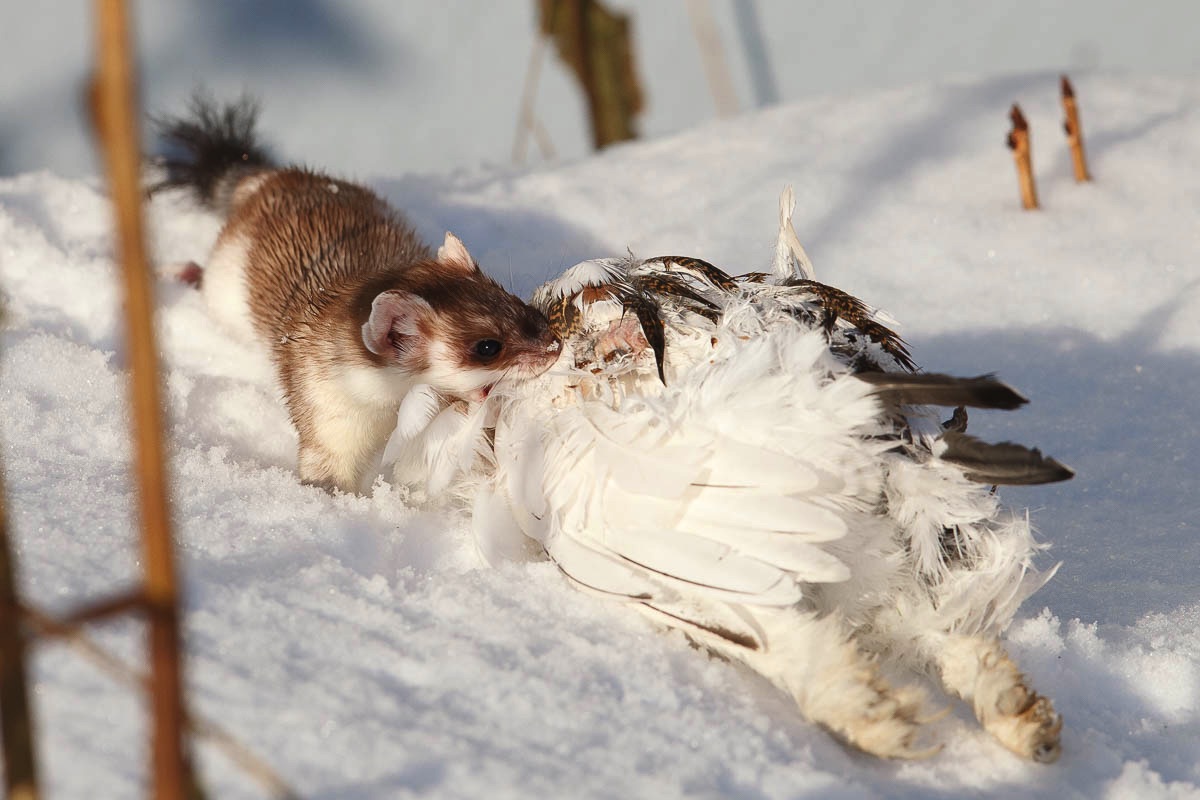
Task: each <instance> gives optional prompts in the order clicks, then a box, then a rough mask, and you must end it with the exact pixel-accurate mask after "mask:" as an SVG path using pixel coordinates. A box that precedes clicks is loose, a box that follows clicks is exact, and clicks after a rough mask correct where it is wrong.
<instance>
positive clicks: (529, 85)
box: [512, 32, 553, 164]
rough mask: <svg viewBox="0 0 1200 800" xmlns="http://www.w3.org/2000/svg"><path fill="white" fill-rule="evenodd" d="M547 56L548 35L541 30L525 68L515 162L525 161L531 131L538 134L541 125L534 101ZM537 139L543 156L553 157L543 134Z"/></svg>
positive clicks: (515, 141)
mask: <svg viewBox="0 0 1200 800" xmlns="http://www.w3.org/2000/svg"><path fill="white" fill-rule="evenodd" d="M545 58H546V36H545V34H542V33H540V32H539V33H538V34H537V35H536V36H535V37H534V39H533V49H532V50H531V51H530V53H529V66H528V67H526V69H525V85H524V86H523V87H522V89H521V111H520V113H519V114H518V116H517V136H516V139H515V140H514V141H513V153H512V160H513V163H514V164H524V163H525V151H526V149H527V143H528V141H529V134H530V133H531V132H533V133H535V134H536V133H537V129H538V128H540V127H541V123H540V122H539V121H538V119H537V116H536V112H535V111H534V103H535V101H536V99H537V88H538V82H539V79H540V78H541V74H542V62H543V61H545ZM543 133H544V131H543ZM537 139H538V145H539V146H541V148H542V157H543V158H552V157H553V156H552V155H550V154H548V153H547V151H546V143H545V142H543V141H542V136H541V134H538V135H537Z"/></svg>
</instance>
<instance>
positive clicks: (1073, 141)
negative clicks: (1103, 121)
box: [1062, 75, 1092, 183]
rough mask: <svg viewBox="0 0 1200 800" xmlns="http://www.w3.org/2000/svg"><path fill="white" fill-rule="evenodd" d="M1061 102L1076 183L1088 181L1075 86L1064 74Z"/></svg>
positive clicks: (1089, 174)
mask: <svg viewBox="0 0 1200 800" xmlns="http://www.w3.org/2000/svg"><path fill="white" fill-rule="evenodd" d="M1062 104H1063V113H1065V114H1066V119H1064V120H1063V129H1064V130H1065V131H1066V132H1067V144H1069V145H1070V146H1071V162H1072V164H1074V166H1075V180H1076V181H1077V182H1078V183H1083V182H1084V181H1090V180H1091V179H1092V176H1091V173H1089V172H1088V167H1087V155H1086V154H1085V153H1084V151H1083V126H1082V125H1080V123H1079V104H1078V103H1076V101H1075V87H1074V86H1072V85H1071V81H1070V79H1069V78H1067V76H1066V75H1063V76H1062Z"/></svg>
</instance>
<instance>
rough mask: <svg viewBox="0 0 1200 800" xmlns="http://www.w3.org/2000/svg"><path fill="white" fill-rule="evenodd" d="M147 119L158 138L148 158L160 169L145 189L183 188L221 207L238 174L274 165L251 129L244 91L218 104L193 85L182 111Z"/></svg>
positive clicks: (253, 116)
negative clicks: (230, 100) (153, 157)
mask: <svg viewBox="0 0 1200 800" xmlns="http://www.w3.org/2000/svg"><path fill="white" fill-rule="evenodd" d="M151 121H152V122H153V124H154V127H155V129H156V133H157V136H158V141H159V144H158V147H157V148H156V149H157V152H158V155H157V156H156V158H155V159H154V163H155V164H156V165H157V166H159V167H160V168H161V169H162V170H163V174H162V176H161V178H160V179H159V180H158V181H157V182H156V183H155V184H153V185H152V186H151V187H150V189H149V191H150V193H151V194H153V193H154V192H158V191H161V190H162V189H187V190H189V191H191V192H192V194H193V195H194V196H195V197H196V199H197V200H199V201H200V202H201V203H203V204H204V205H205V206H207V207H209V208H212V209H215V210H218V211H224V210H225V207H226V205H227V202H228V194H229V191H230V189H231V188H232V186H233V185H234V184H235V183H236V179H237V178H238V177H240V176H241V175H242V174H245V173H250V172H255V171H258V170H261V169H266V168H270V167H273V166H274V162H273V160H272V158H271V156H270V154H269V152H268V151H267V149H266V148H265V147H264V146H263V145H262V144H261V143H260V142H259V141H258V137H257V135H256V133H255V130H254V128H255V123H256V122H257V121H258V104H257V103H256V102H255V101H254V100H253V99H252V98H250V97H246V96H243V97H242V98H241V99H239V100H238V101H237V102H234V103H227V104H220V103H218V102H217V101H216V100H214V99H213V98H212V97H211V96H209V95H208V94H207V93H205V92H199V91H198V92H196V93H195V94H194V95H192V99H191V102H190V103H189V104H188V112H187V113H186V114H184V115H183V116H179V117H155V118H153V119H152V120H151Z"/></svg>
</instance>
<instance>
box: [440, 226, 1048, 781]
mask: <svg viewBox="0 0 1200 800" xmlns="http://www.w3.org/2000/svg"><path fill="white" fill-rule="evenodd" d="M787 227H788V229H789V230H790V224H789V225H788V226H787ZM781 239H782V237H781ZM776 271H777V272H783V271H784V270H782V269H780V263H779V259H777V264H776ZM533 304H534V305H535V306H536V307H538V308H540V309H541V310H542V311H543V312H544V313H545V314H546V315H547V317H548V318H549V319H550V320H551V324H552V326H553V327H555V328H556V332H557V333H558V334H559V335H560V336H561V337H562V340H563V353H562V355H561V357H560V359H559V361H558V362H557V364H556V365H555V366H554V367H553V368H551V370H549V371H548V372H546V373H544V374H542V375H540V376H538V377H535V378H532V379H528V380H521V381H516V382H510V383H501V384H499V385H498V386H497V387H496V389H495V390H494V391H493V393H492V396H491V397H489V398H488V400H487V401H486V402H485V403H483V404H481V405H475V406H472V407H470V408H467V409H465V410H464V409H461V408H459V409H454V408H451V409H446V410H445V411H443V412H442V414H440V415H438V416H436V417H435V416H433V415H432V414H430V416H431V417H432V419H433V422H432V423H431V424H430V425H429V430H434V431H437V433H435V434H434V435H433V436H432V438H429V439H426V441H425V442H424V443H423V444H421V445H420V446H421V447H423V448H425V453H426V459H425V464H426V466H428V467H430V468H440V469H442V470H443V471H445V472H447V473H449V472H454V471H455V470H462V471H464V472H465V473H469V474H470V476H471V477H470V479H469V480H468V481H467V483H466V484H465V486H466V489H467V491H469V492H470V493H471V494H472V496H473V502H474V508H475V512H476V513H475V526H476V531H477V534H478V539H479V542H480V544H481V548H482V550H483V552H484V554H485V555H486V556H487V557H489V558H491V559H496V558H501V557H503V556H504V555H505V554H509V553H513V552H519V551H520V550H521V549H522V547H523V546H524V545H525V544H528V543H530V542H533V543H536V547H538V548H540V549H541V550H542V551H544V553H545V555H546V556H547V557H549V558H550V559H551V560H553V561H554V562H555V563H556V564H557V565H558V566H559V568H560V569H561V570H562V572H563V574H564V575H565V576H566V577H567V578H568V579H569V580H570V581H571V582H572V583H574V584H575V585H577V586H578V587H580V588H582V589H586V590H588V591H592V592H596V593H599V594H601V595H604V596H606V597H609V598H612V599H615V600H617V601H621V602H625V603H628V604H631V605H633V606H635V607H637V608H639V609H641V610H642V611H644V612H645V613H647V614H649V615H650V616H652V617H654V618H656V619H658V620H659V621H661V622H664V623H666V624H667V625H670V626H673V627H677V628H680V629H682V630H683V631H685V632H686V633H687V634H688V635H689V636H690V637H691V638H693V639H694V640H696V641H697V642H699V643H701V644H703V645H704V646H706V647H707V648H709V649H711V650H712V651H714V652H716V653H719V654H721V655H723V656H725V657H728V658H731V659H735V660H737V661H740V662H743V663H745V664H747V665H748V666H749V667H751V668H752V669H754V670H756V671H757V672H759V673H761V674H763V675H764V676H766V677H767V678H768V679H770V680H771V681H772V682H774V683H775V684H776V685H777V686H779V687H780V688H781V689H783V690H784V691H786V692H787V693H788V694H790V695H791V696H792V697H794V698H795V700H796V701H797V703H798V705H799V707H800V709H801V711H802V712H803V713H804V714H805V715H806V716H807V717H808V718H810V719H811V720H813V721H815V722H818V723H820V724H822V725H824V726H826V727H827V728H829V729H830V730H832V731H833V732H835V733H836V734H837V735H839V736H840V737H841V738H843V739H845V740H846V741H849V742H851V743H852V744H854V745H856V746H857V747H859V748H861V749H863V750H865V751H867V752H870V753H874V754H877V755H880V756H886V757H914V756H919V755H922V754H926V753H929V752H932V749H931V748H929V747H928V746H927V745H924V744H921V743H919V742H918V736H917V734H918V732H919V730H920V726H921V723H922V720H923V715H924V714H925V710H924V708H923V706H924V702H925V698H924V693H923V692H922V691H921V690H919V689H917V688H914V687H911V686H900V687H893V686H891V685H889V683H888V682H887V681H886V680H885V679H884V678H883V677H882V676H881V674H880V672H879V667H878V659H880V658H883V659H886V660H888V661H889V662H892V663H894V664H896V665H898V666H900V667H902V668H905V669H908V670H910V671H913V672H918V673H924V674H928V675H931V676H933V677H935V678H936V679H939V680H940V681H941V684H942V686H943V687H944V688H945V690H946V691H947V692H948V693H949V694H951V695H955V696H959V697H962V698H964V699H965V700H967V701H968V702H971V703H972V704H973V705H974V708H975V711H976V714H977V716H978V718H979V719H980V721H981V722H982V723H983V725H984V726H985V727H986V728H987V730H989V731H990V732H991V733H992V734H993V735H995V736H996V737H997V738H998V739H999V740H1000V741H1001V742H1002V743H1004V744H1005V745H1006V746H1007V747H1009V748H1010V749H1012V750H1014V751H1016V752H1017V753H1019V754H1021V755H1024V756H1026V757H1031V758H1035V759H1037V760H1042V761H1049V760H1053V759H1054V758H1056V757H1057V755H1058V751H1059V743H1058V735H1059V729H1060V728H1061V720H1060V718H1059V717H1058V715H1057V714H1056V713H1055V712H1054V710H1053V707H1052V706H1051V705H1050V703H1049V701H1048V700H1046V699H1045V698H1042V697H1040V696H1038V695H1037V694H1036V693H1034V692H1033V691H1032V690H1031V689H1029V688H1028V687H1027V685H1026V684H1025V681H1024V678H1023V677H1022V676H1021V674H1020V672H1019V671H1018V670H1017V668H1016V667H1015V666H1014V665H1013V663H1012V661H1011V660H1010V659H1009V658H1008V656H1007V655H1005V653H1004V651H1003V649H1002V647H1001V645H1000V642H999V638H998V637H999V635H1000V633H1001V631H1002V630H1003V629H1004V628H1005V627H1006V626H1007V624H1008V623H1009V622H1010V621H1011V620H1012V618H1013V615H1014V614H1015V612H1016V610H1017V607H1018V606H1019V605H1020V603H1021V602H1022V601H1023V600H1024V599H1025V598H1027V597H1028V596H1029V595H1030V594H1032V593H1033V592H1034V591H1035V590H1036V589H1037V588H1039V587H1040V586H1041V585H1042V584H1043V583H1044V582H1045V581H1046V580H1047V579H1048V578H1049V574H1050V573H1046V572H1039V571H1038V570H1037V569H1036V568H1035V567H1034V566H1033V563H1032V561H1033V558H1034V556H1035V555H1036V554H1037V552H1038V551H1039V550H1040V549H1041V547H1040V546H1039V545H1038V544H1036V543H1035V541H1034V539H1033V536H1032V533H1031V531H1030V527H1029V524H1028V521H1027V519H1026V518H1025V517H1023V516H1017V515H1013V514H1011V513H1010V512H1007V511H1005V510H1003V509H1001V507H1000V506H999V504H998V501H997V499H996V497H995V495H994V493H993V492H992V491H991V490H990V489H991V487H990V480H991V478H992V474H991V473H992V471H993V466H992V465H991V464H990V463H989V456H990V455H994V454H997V453H998V452H999V451H996V450H994V449H989V447H993V448H994V447H995V446H988V445H985V444H983V443H981V442H977V441H976V440H974V439H971V437H969V436H967V435H966V434H965V433H963V432H962V430H960V429H961V428H962V427H964V426H965V413H963V412H962V411H959V412H957V413H956V414H955V416H954V420H953V424H949V427H948V428H947V429H945V430H944V429H943V426H942V423H941V422H940V418H939V417H938V416H937V412H935V411H934V410H933V409H932V408H930V407H928V406H926V405H923V404H924V403H925V402H934V403H937V404H940V405H948V406H951V407H957V406H965V405H975V406H982V407H996V408H1012V407H1015V406H1016V405H1019V404H1020V403H1022V402H1024V399H1023V398H1021V397H1020V395H1018V394H1016V392H1015V391H1013V390H1012V389H1010V388H1009V387H1007V386H1005V385H1004V384H1002V383H1000V382H999V381H996V380H994V379H992V378H990V377H987V376H985V377H982V378H973V379H967V380H960V379H953V378H948V377H946V376H940V375H928V374H924V373H913V372H912V371H911V370H913V369H914V365H913V363H912V361H911V359H910V357H909V354H908V351H907V349H906V347H905V345H904V343H903V342H902V341H901V340H900V339H899V337H897V336H896V335H895V334H894V333H892V331H890V330H889V329H888V328H887V327H885V326H884V325H883V324H882V323H881V322H880V321H879V320H878V318H877V317H876V316H875V315H874V314H873V312H872V311H871V310H870V309H869V308H867V307H866V306H865V305H864V304H862V303H861V302H859V301H857V300H855V299H854V298H852V297H850V296H849V295H845V294H844V293H841V292H839V291H837V290H835V289H832V288H831V287H827V286H824V285H823V284H819V283H816V282H815V281H813V280H811V278H810V277H804V276H803V274H792V275H785V274H777V275H775V276H768V275H762V274H752V275H749V276H744V277H742V278H732V277H730V276H729V275H727V274H726V273H724V272H722V271H721V270H718V269H716V268H715V267H712V266H711V265H708V264H706V263H705V262H702V261H697V260H696V259H687V258H658V259H649V260H646V261H637V260H634V259H628V260H607V261H592V262H585V263H583V264H580V265H578V266H576V267H573V268H572V269H570V270H568V271H567V272H565V273H564V274H563V275H562V276H561V277H560V278H558V279H556V280H555V281H552V282H551V283H549V284H547V285H545V286H543V287H542V288H541V289H539V290H538V292H537V293H536V294H535V297H534V300H533ZM448 431H452V432H453V433H447V432H448ZM418 438H419V437H418ZM1002 448H1012V449H1011V450H1004V452H1003V453H1002V454H1001V455H1004V456H1006V457H1007V458H1008V459H1009V461H1011V462H1013V464H1016V465H1017V466H1016V467H1014V466H1012V464H1010V465H1008V467H1007V469H1008V472H1009V473H1011V474H1016V475H1019V476H1024V477H1025V478H1026V479H1025V480H1023V481H1020V482H1044V481H1048V480H1061V479H1063V478H1065V477H1069V476H1070V474H1071V473H1070V471H1069V470H1067V469H1066V468H1065V467H1062V465H1060V464H1058V463H1057V462H1055V461H1053V460H1052V459H1045V458H1043V457H1042V456H1041V455H1040V454H1039V453H1037V451H1030V450H1027V449H1025V448H1022V447H1018V446H1016V445H1004V446H1002ZM968 456H971V457H973V458H974V459H975V461H973V462H972V463H971V466H970V467H964V466H963V465H962V464H961V463H959V461H961V460H962V459H964V458H967V457H968ZM981 479H982V480H987V481H989V482H988V483H981V482H980V480H981ZM1051 572H1052V571H1051ZM934 749H936V748H934Z"/></svg>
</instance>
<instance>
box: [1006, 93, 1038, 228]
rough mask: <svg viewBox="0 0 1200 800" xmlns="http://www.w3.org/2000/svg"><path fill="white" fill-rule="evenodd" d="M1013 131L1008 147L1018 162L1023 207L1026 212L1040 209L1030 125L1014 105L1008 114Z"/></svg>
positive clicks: (1009, 137)
mask: <svg viewBox="0 0 1200 800" xmlns="http://www.w3.org/2000/svg"><path fill="white" fill-rule="evenodd" d="M1008 117H1009V119H1011V120H1012V130H1011V131H1009V134H1008V147H1009V149H1010V150H1012V151H1013V159H1014V160H1015V161H1016V162H1017V180H1018V182H1019V183H1020V184H1021V205H1022V206H1024V207H1025V209H1026V210H1030V209H1034V208H1038V199H1037V187H1036V185H1035V184H1034V182H1033V156H1032V155H1031V153H1030V146H1029V123H1028V122H1026V121H1025V115H1024V114H1022V113H1021V107H1020V106H1019V105H1017V104H1016V103H1013V107H1012V111H1010V112H1009V114H1008Z"/></svg>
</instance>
